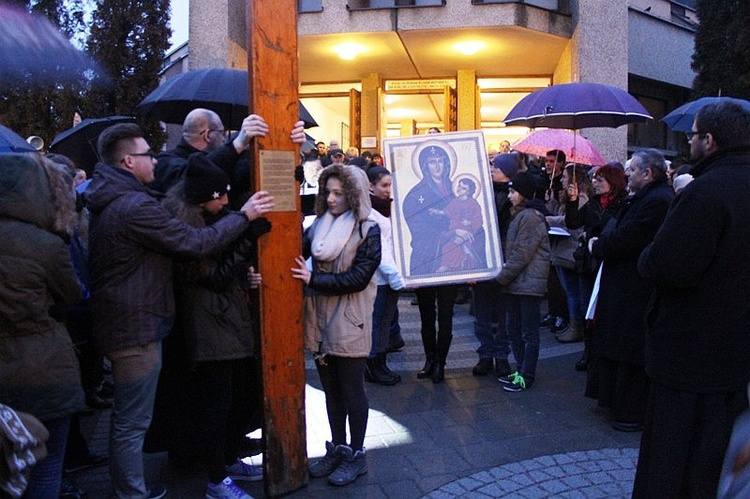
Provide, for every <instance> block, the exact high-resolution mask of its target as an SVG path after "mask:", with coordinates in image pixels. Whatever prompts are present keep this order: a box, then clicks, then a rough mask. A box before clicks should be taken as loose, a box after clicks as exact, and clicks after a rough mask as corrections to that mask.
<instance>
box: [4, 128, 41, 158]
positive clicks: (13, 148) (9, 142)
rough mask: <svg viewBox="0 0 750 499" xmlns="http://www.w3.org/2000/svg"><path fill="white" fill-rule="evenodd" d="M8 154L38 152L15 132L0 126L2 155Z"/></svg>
mask: <svg viewBox="0 0 750 499" xmlns="http://www.w3.org/2000/svg"><path fill="white" fill-rule="evenodd" d="M7 152H36V149H34V146H32V145H31V144H29V143H28V142H26V141H25V140H23V137H21V136H20V135H18V134H17V133H16V132H14V131H13V130H11V129H10V128H7V127H4V126H3V125H0V153H7Z"/></svg>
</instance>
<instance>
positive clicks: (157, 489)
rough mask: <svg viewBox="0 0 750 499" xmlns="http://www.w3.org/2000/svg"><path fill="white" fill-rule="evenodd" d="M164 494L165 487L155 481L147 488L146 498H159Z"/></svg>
mask: <svg viewBox="0 0 750 499" xmlns="http://www.w3.org/2000/svg"><path fill="white" fill-rule="evenodd" d="M165 495H167V488H166V487H165V486H164V485H162V484H160V483H155V484H154V485H152V486H151V487H149V489H148V499H161V498H162V497H164V496H165Z"/></svg>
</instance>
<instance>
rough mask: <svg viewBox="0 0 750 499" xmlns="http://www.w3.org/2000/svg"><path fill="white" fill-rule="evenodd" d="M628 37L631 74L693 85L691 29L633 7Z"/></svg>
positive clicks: (692, 37) (693, 40) (692, 38)
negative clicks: (635, 9)
mask: <svg viewBox="0 0 750 499" xmlns="http://www.w3.org/2000/svg"><path fill="white" fill-rule="evenodd" d="M628 40H629V41H630V42H629V44H628V67H629V70H630V72H631V73H632V74H635V75H638V76H643V77H645V78H650V79H652V80H656V81H662V82H665V83H670V84H672V85H678V86H680V87H685V88H690V87H692V86H693V78H695V72H693V70H692V69H691V68H690V62H691V60H692V57H693V51H694V49H695V34H694V33H693V32H692V31H690V30H688V29H685V28H683V27H680V26H677V25H675V24H672V23H669V22H666V21H663V20H660V19H658V18H655V17H653V16H650V15H647V14H644V13H641V12H638V11H634V10H631V11H630V12H629V14H628Z"/></svg>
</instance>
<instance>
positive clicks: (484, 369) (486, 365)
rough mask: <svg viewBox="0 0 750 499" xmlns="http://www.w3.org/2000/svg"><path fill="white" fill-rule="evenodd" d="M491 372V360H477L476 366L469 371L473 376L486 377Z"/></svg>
mask: <svg viewBox="0 0 750 499" xmlns="http://www.w3.org/2000/svg"><path fill="white" fill-rule="evenodd" d="M491 372H492V358H491V357H490V358H483V359H479V362H477V365H475V366H474V369H472V370H471V374H473V375H474V376H487V375H488V374H489V373H491Z"/></svg>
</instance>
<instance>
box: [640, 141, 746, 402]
mask: <svg viewBox="0 0 750 499" xmlns="http://www.w3.org/2000/svg"><path fill="white" fill-rule="evenodd" d="M691 173H692V175H693V176H694V177H695V180H694V181H693V182H691V183H690V184H689V185H688V186H687V187H686V188H685V190H683V191H682V192H681V193H680V195H679V196H678V197H677V199H676V200H675V202H674V205H673V206H672V207H671V209H670V210H669V214H668V215H667V218H666V220H665V221H664V225H663V226H662V228H661V229H660V230H659V232H658V233H657V234H656V236H655V238H654V242H653V244H651V245H650V246H648V247H647V248H646V249H645V251H644V252H643V254H642V255H641V258H640V261H639V265H638V269H639V270H640V272H641V274H642V275H643V276H644V277H645V278H646V279H648V281H649V282H651V283H653V284H654V285H655V287H656V292H655V294H654V299H653V301H652V302H651V304H650V307H649V312H648V315H647V323H648V334H647V336H646V372H647V373H648V375H649V376H650V377H651V378H653V379H655V380H658V381H659V383H662V384H664V385H666V386H669V387H671V388H674V389H677V390H683V391H688V392H692V393H712V392H731V391H737V390H743V389H744V388H745V387H747V384H748V381H750V299H748V297H750V258H749V257H748V248H750V221H749V220H748V217H750V194H749V193H750V147H742V148H732V149H726V150H720V151H717V152H715V153H713V154H711V155H709V156H706V157H705V158H703V159H702V160H701V161H700V162H698V163H696V164H695V166H694V168H693V170H692V172H691Z"/></svg>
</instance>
